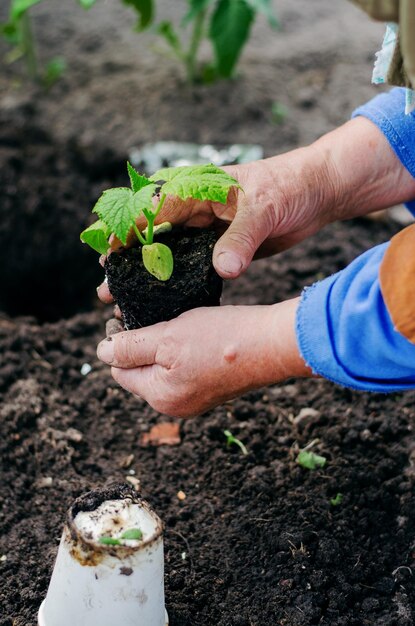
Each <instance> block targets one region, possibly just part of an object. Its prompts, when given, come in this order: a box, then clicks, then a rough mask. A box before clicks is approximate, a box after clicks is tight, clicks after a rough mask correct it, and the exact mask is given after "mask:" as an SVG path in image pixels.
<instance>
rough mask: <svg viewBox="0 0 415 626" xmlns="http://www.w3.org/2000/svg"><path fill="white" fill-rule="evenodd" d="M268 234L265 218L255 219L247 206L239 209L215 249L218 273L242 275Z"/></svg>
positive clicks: (214, 255)
mask: <svg viewBox="0 0 415 626" xmlns="http://www.w3.org/2000/svg"><path fill="white" fill-rule="evenodd" d="M261 222H262V223H261ZM268 234H269V232H268V230H267V228H266V224H264V223H263V220H260V219H253V216H252V212H251V211H249V210H247V209H245V208H242V209H239V210H238V211H237V212H236V214H235V217H234V219H233V221H232V222H231V224H230V225H229V227H228V228H227V230H226V231H225V233H224V234H223V235H222V237H221V238H220V239H219V240H218V241H217V242H216V245H215V249H214V251H213V265H214V267H215V269H216V271H217V272H218V274H219V275H220V276H222V278H237V277H238V276H240V274H242V273H243V272H244V271H245V270H246V269H247V267H248V266H249V264H250V263H251V261H252V259H253V256H254V254H255V252H256V251H257V249H258V248H259V246H260V245H261V243H262V242H263V241H264V239H266V237H267V236H268Z"/></svg>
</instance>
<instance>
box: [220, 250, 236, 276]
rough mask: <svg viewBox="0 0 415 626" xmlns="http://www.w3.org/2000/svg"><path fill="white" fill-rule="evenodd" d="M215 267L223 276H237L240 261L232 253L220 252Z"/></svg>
mask: <svg viewBox="0 0 415 626" xmlns="http://www.w3.org/2000/svg"><path fill="white" fill-rule="evenodd" d="M217 265H218V267H219V268H220V269H221V270H222V271H223V272H224V273H225V274H239V273H240V271H241V270H242V261H241V259H240V258H239V257H238V256H236V254H234V253H233V252H221V253H220V254H219V256H218V259H217Z"/></svg>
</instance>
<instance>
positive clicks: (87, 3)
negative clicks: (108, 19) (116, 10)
mask: <svg viewBox="0 0 415 626" xmlns="http://www.w3.org/2000/svg"><path fill="white" fill-rule="evenodd" d="M96 1H97V0H78V2H79V4H80V5H81V7H82V8H83V9H86V10H88V9H90V8H91V7H93V6H94V4H95V3H96Z"/></svg>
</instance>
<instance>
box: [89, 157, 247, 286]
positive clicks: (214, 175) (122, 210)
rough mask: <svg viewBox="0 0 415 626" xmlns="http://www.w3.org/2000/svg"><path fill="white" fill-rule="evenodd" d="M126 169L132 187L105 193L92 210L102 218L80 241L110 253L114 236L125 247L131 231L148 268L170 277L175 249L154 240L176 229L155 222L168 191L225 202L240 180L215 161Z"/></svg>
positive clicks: (162, 278) (158, 275) (161, 276)
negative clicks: (148, 172) (150, 170)
mask: <svg viewBox="0 0 415 626" xmlns="http://www.w3.org/2000/svg"><path fill="white" fill-rule="evenodd" d="M127 169H128V175H129V177H130V183H131V187H130V188H128V187H117V188H114V189H107V190H106V191H104V192H103V194H102V195H101V197H100V198H99V199H98V201H97V203H96V204H95V206H94V208H93V210H92V212H93V213H97V214H98V216H99V220H98V221H96V222H94V223H93V224H91V226H89V227H88V228H87V229H86V230H84V231H83V232H82V233H81V241H83V242H84V243H87V244H89V245H90V246H91V248H93V249H94V250H96V251H97V252H99V253H100V254H107V252H108V249H109V242H108V240H109V237H110V236H111V235H115V236H116V237H117V238H118V239H119V240H120V241H121V243H122V244H123V245H124V246H125V245H127V239H128V236H129V234H130V233H131V231H133V232H134V233H135V236H136V238H137V241H138V244H139V245H141V250H142V258H143V264H144V267H145V268H146V270H147V271H148V272H149V273H150V274H152V275H153V276H155V277H156V278H157V279H158V280H160V281H167V280H169V278H170V277H171V275H172V273H173V269H174V259H173V254H172V252H171V250H170V248H169V247H168V246H166V245H165V244H163V243H160V242H157V241H154V238H155V237H157V235H158V234H160V233H162V232H166V231H169V230H171V228H172V225H171V224H170V222H162V223H161V224H157V225H156V223H155V222H156V219H157V217H158V215H159V213H160V211H161V209H162V207H163V205H164V202H165V200H166V198H167V196H171V197H176V198H180V199H181V200H187V199H189V198H193V199H195V200H208V201H212V202H219V203H222V204H226V201H227V198H228V193H229V190H230V189H231V188H232V187H238V188H240V185H239V183H238V182H237V181H236V180H235V179H234V178H232V177H231V176H229V174H227V173H226V172H225V171H223V170H222V169H220V168H218V167H216V166H215V165H212V164H208V165H195V166H193V165H189V166H187V165H186V166H182V167H169V168H164V169H161V170H158V171H157V172H155V173H154V174H153V175H152V176H150V178H147V177H146V176H143V175H141V174H139V173H138V172H137V171H136V170H135V169H134V168H133V167H132V165H130V163H127ZM140 217H143V218H144V220H145V222H146V227H145V228H144V229H143V230H139V228H138V226H137V223H136V222H137V220H138V218H140Z"/></svg>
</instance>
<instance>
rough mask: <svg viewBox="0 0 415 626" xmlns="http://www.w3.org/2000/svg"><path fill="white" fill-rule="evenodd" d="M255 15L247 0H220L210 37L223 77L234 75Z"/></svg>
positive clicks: (213, 17) (211, 26)
mask: <svg viewBox="0 0 415 626" xmlns="http://www.w3.org/2000/svg"><path fill="white" fill-rule="evenodd" d="M254 17H255V12H254V10H253V9H252V8H251V7H250V6H249V5H248V4H247V3H246V2H245V0H219V2H218V5H217V7H216V10H215V12H214V13H213V16H212V21H211V23H210V29H209V37H210V39H211V41H212V44H213V48H214V51H215V57H216V66H217V69H218V72H219V74H220V75H221V76H222V77H223V78H230V77H231V76H232V74H233V70H234V68H235V65H236V63H237V61H238V59H239V55H240V53H241V51H242V48H243V46H244V44H245V42H246V41H247V39H248V37H249V33H250V30H251V26H252V23H253V21H254Z"/></svg>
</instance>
